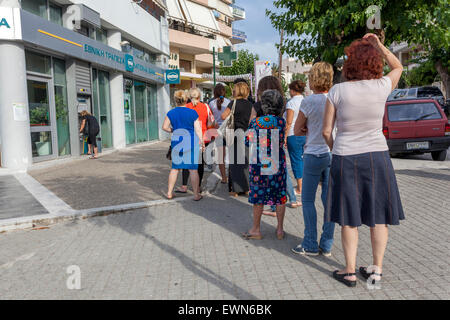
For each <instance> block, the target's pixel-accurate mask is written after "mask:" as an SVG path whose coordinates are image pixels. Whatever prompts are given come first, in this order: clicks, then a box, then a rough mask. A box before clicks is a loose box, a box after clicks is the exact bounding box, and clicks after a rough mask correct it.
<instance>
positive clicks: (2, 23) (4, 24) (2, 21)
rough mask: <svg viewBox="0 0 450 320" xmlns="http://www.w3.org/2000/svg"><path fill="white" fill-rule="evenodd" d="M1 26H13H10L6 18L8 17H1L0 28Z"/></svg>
mask: <svg viewBox="0 0 450 320" xmlns="http://www.w3.org/2000/svg"><path fill="white" fill-rule="evenodd" d="M1 27H5V28H8V29H11V27H10V26H9V23H8V21H7V20H6V18H2V19H0V28H1Z"/></svg>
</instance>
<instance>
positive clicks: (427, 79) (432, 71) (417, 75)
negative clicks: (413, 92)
mask: <svg viewBox="0 0 450 320" xmlns="http://www.w3.org/2000/svg"><path fill="white" fill-rule="evenodd" d="M405 75H406V79H407V84H408V85H409V86H411V87H416V86H425V85H430V84H432V83H433V82H434V80H435V79H436V76H437V75H438V73H437V71H436V68H435V67H434V65H433V63H432V62H431V61H427V62H425V63H423V64H422V65H420V66H419V67H417V68H414V69H412V70H410V71H407V72H406V73H405Z"/></svg>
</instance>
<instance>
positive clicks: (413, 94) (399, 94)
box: [388, 86, 450, 115]
mask: <svg viewBox="0 0 450 320" xmlns="http://www.w3.org/2000/svg"><path fill="white" fill-rule="evenodd" d="M418 98H431V99H434V100H436V101H437V102H438V103H439V105H440V106H441V108H442V109H443V110H444V113H445V114H446V115H449V112H450V110H449V107H450V106H449V103H448V100H447V101H445V98H444V95H443V94H442V91H441V90H440V89H439V88H438V87H434V86H424V87H417V88H409V89H395V90H394V91H393V92H392V93H391V95H390V96H389V98H388V101H395V100H403V99H418Z"/></svg>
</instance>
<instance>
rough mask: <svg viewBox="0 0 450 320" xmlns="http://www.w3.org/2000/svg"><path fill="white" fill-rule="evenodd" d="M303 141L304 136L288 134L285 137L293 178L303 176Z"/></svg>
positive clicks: (304, 141)
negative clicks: (288, 135)
mask: <svg viewBox="0 0 450 320" xmlns="http://www.w3.org/2000/svg"><path fill="white" fill-rule="evenodd" d="M305 143H306V137H305V136H302V137H298V136H290V137H288V138H287V147H288V151H289V158H290V159H291V167H292V171H293V172H294V177H295V179H302V178H303V164H304V162H303V161H304V160H303V148H304V147H305Z"/></svg>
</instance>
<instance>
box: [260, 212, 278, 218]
mask: <svg viewBox="0 0 450 320" xmlns="http://www.w3.org/2000/svg"><path fill="white" fill-rule="evenodd" d="M263 215H265V216H269V217H276V216H277V213H276V212H274V211H263Z"/></svg>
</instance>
